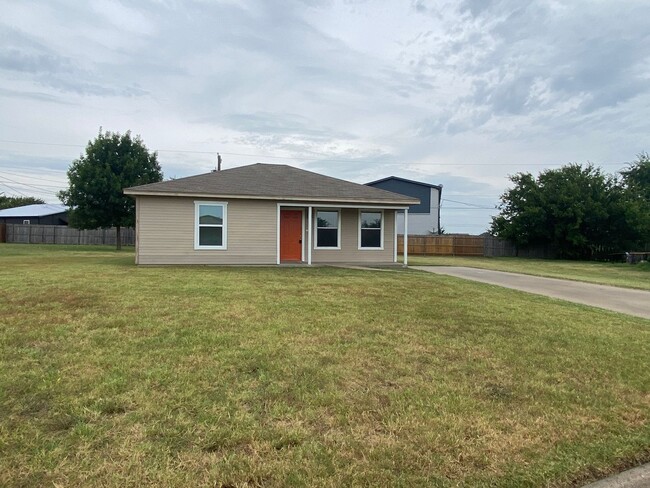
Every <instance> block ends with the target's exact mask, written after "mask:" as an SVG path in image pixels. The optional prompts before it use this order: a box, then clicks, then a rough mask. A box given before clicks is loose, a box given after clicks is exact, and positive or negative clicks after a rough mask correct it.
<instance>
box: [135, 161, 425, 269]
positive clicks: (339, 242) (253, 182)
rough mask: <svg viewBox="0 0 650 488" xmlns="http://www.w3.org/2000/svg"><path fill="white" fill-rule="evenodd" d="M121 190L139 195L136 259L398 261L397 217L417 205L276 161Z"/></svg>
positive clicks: (166, 261)
mask: <svg viewBox="0 0 650 488" xmlns="http://www.w3.org/2000/svg"><path fill="white" fill-rule="evenodd" d="M124 193H125V194H126V195H131V196H133V197H134V198H135V200H136V244H135V249H136V263H138V264H281V263H305V264H317V263H373V264H374V263H384V264H387V263H396V262H397V234H396V233H395V214H396V212H397V211H404V212H406V213H407V214H408V208H409V206H410V205H413V204H417V203H419V201H418V199H416V198H412V197H407V196H404V195H399V194H397V193H392V192H389V191H386V190H381V189H379V188H372V187H369V186H366V185H360V184H357V183H352V182H349V181H345V180H340V179H337V178H331V177H329V176H324V175H320V174H317V173H313V172H311V171H305V170H303V169H299V168H294V167H292V166H287V165H277V164H253V165H249V166H241V167H238V168H232V169H227V170H223V171H213V172H211V173H206V174H201V175H197V176H190V177H187V178H179V179H176V180H170V181H163V182H160V183H150V184H147V185H141V186H135V187H132V188H127V189H125V190H124ZM406 218H407V221H408V215H407V216H406ZM404 261H405V262H406V263H407V262H408V256H407V255H406V252H405V255H404Z"/></svg>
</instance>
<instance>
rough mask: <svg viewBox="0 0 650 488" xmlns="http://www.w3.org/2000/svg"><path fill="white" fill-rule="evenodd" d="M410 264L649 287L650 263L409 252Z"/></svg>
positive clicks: (627, 286)
mask: <svg viewBox="0 0 650 488" xmlns="http://www.w3.org/2000/svg"><path fill="white" fill-rule="evenodd" d="M409 264H410V265H412V266H468V267H470V268H482V269H494V270H497V271H510V272H513V273H524V274H530V275H535V276H546V277H549V278H561V279H565V280H575V281H585V282H587V283H598V284H600V285H610V286H620V287H623V288H638V289H641V290H650V263H640V264H636V265H629V264H625V263H603V262H594V261H567V260H553V259H527V258H483V257H456V256H409Z"/></svg>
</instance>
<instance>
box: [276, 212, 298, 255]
mask: <svg viewBox="0 0 650 488" xmlns="http://www.w3.org/2000/svg"><path fill="white" fill-rule="evenodd" d="M301 260H302V211H301V210H280V261H301Z"/></svg>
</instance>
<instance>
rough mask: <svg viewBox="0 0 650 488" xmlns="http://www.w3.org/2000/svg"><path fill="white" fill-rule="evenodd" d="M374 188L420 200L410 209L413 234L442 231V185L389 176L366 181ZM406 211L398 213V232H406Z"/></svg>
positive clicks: (411, 232)
mask: <svg viewBox="0 0 650 488" xmlns="http://www.w3.org/2000/svg"><path fill="white" fill-rule="evenodd" d="M366 185H368V186H372V187H374V188H381V189H383V190H388V191H392V192H395V193H399V194H400V195H405V196H409V197H413V198H417V199H418V200H420V203H418V204H415V205H411V206H410V207H409V209H408V233H409V234H411V235H428V234H438V233H439V232H440V202H441V199H442V185H433V184H431V183H424V182H423V181H414V180H407V179H406V178H400V177H398V176H389V177H387V178H382V179H381V180H377V181H371V182H370V183H366ZM404 221H405V215H404V212H398V213H397V233H398V234H400V235H402V234H404V231H405V229H404Z"/></svg>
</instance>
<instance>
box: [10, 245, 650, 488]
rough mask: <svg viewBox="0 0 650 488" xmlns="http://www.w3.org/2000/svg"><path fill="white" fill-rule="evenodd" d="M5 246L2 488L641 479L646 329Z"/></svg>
mask: <svg viewBox="0 0 650 488" xmlns="http://www.w3.org/2000/svg"><path fill="white" fill-rule="evenodd" d="M19 251H20V252H15V246H6V245H0V303H2V315H1V316H0V485H2V486H40V485H63V486H107V487H110V486H142V485H148V486H287V485H289V486H315V485H316V486H357V485H369V486H376V485H380V486H413V485H416V486H417V485H420V486H422V485H426V486H443V487H446V486H458V485H461V486H551V487H553V486H572V485H574V484H578V483H581V482H586V481H588V480H591V479H594V478H597V477H601V476H604V475H606V474H609V473H610V472H612V471H615V470H618V469H620V468H622V467H625V466H629V465H633V464H635V463H637V462H641V461H645V460H650V449H649V448H648V446H650V422H649V420H650V377H649V375H650V374H649V372H648V371H649V368H648V357H649V353H650V350H649V348H648V344H650V340H649V339H650V328H649V327H650V322H649V321H647V320H643V319H640V318H634V317H628V316H624V315H621V314H616V313H611V312H606V311H601V310H596V309H592V308H589V307H584V306H580V305H576V304H571V303H568V302H563V301H556V300H552V299H548V298H544V297H539V296H533V295H528V294H524V293H519V292H516V291H512V290H506V289H500V288H496V287H489V286H484V285H481V284H476V283H472V282H469V281H463V280H456V279H453V278H447V277H444V276H437V275H429V274H425V273H411V272H399V273H388V272H373V271H356V270H349V269H340V268H311V269H308V268H220V267H193V268H191V267H160V268H154V267H146V268H138V267H135V266H134V265H133V264H132V262H133V254H132V253H131V252H121V253H117V252H115V251H112V250H107V249H104V250H93V251H90V250H88V248H83V249H82V248H74V249H61V248H58V246H57V247H32V246H21V248H20V250H19Z"/></svg>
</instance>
